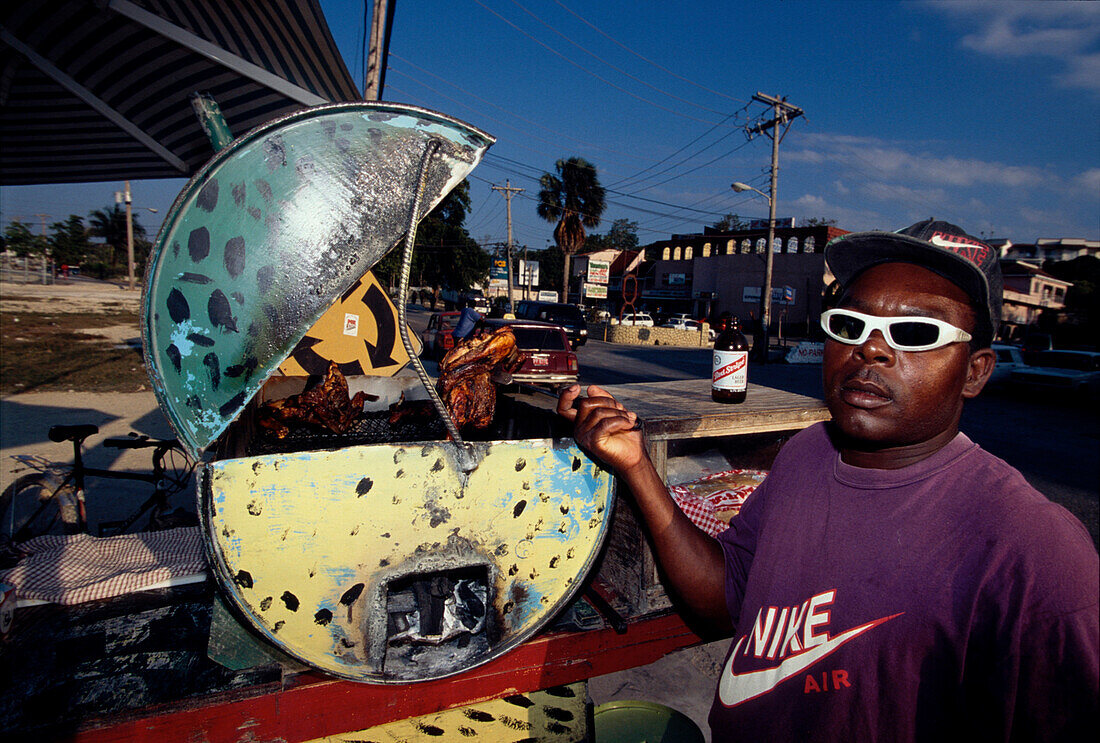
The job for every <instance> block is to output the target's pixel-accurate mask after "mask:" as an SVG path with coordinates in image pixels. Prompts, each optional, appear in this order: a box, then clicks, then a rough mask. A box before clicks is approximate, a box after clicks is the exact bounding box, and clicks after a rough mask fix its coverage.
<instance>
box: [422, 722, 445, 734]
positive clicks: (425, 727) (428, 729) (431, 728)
mask: <svg viewBox="0 0 1100 743" xmlns="http://www.w3.org/2000/svg"><path fill="white" fill-rule="evenodd" d="M416 729H417V730H419V731H420V732H422V733H424V735H431V736H433V737H438V736H440V735H443V728H437V727H436V726H435V725H429V724H428V723H426V722H418V723H416Z"/></svg>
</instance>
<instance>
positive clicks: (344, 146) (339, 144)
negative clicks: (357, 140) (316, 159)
mask: <svg viewBox="0 0 1100 743" xmlns="http://www.w3.org/2000/svg"><path fill="white" fill-rule="evenodd" d="M335 144H336V149H338V150H340V152H347V151H348V148H349V147H351V142H349V141H348V140H346V139H345V138H343V137H340V138H339V139H337V140H336V142H335Z"/></svg>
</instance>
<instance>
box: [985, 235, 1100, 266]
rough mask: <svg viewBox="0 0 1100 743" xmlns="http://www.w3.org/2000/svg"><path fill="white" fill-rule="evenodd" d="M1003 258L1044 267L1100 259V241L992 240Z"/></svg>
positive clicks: (1064, 238)
mask: <svg viewBox="0 0 1100 743" xmlns="http://www.w3.org/2000/svg"><path fill="white" fill-rule="evenodd" d="M989 242H990V244H991V245H993V247H995V248H997V249H998V250H999V251H1000V253H1001V257H1002V258H1011V259H1012V260H1016V261H1028V262H1031V263H1035V264H1037V265H1042V264H1043V261H1048V260H1049V261H1071V260H1073V259H1074V258H1080V257H1081V256H1083V255H1092V256H1096V257H1098V258H1100V240H1085V239H1082V238H1077V237H1059V238H1040V239H1038V240H1036V241H1035V242H1033V243H1014V242H1012V241H1011V240H990V241H989Z"/></svg>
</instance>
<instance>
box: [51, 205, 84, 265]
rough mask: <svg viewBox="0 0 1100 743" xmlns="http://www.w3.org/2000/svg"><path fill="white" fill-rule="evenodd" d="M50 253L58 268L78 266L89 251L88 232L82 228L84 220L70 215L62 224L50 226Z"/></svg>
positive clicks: (56, 223)
mask: <svg viewBox="0 0 1100 743" xmlns="http://www.w3.org/2000/svg"><path fill="white" fill-rule="evenodd" d="M50 231H51V233H52V234H51V235H50V240H49V242H50V253H51V255H52V256H53V260H54V263H56V264H57V265H58V266H61V265H66V264H67V265H70V266H75V265H79V264H80V263H81V262H83V261H84V258H85V256H86V255H87V254H88V252H89V251H90V250H91V247H92V246H91V243H89V242H88V231H87V230H86V229H85V228H84V219H83V217H79V216H77V215H76V214H70V215H69V218H68V219H67V220H65V221H64V222H54V223H53V224H52V225H50Z"/></svg>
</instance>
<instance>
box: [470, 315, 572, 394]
mask: <svg viewBox="0 0 1100 743" xmlns="http://www.w3.org/2000/svg"><path fill="white" fill-rule="evenodd" d="M485 325H486V326H487V327H488V328H490V329H495V328H499V327H500V326H501V325H508V326H509V327H511V328H512V332H513V333H515V334H516V346H517V347H518V348H519V350H520V351H523V353H524V354H525V355H526V356H527V359H526V360H525V361H524V362H523V366H521V367H520V368H519V369H518V370H517V371H515V372H513V373H512V381H514V382H521V383H524V384H538V385H549V386H552V387H560V386H563V385H569V384H573V383H574V382H576V381H577V371H578V368H579V367H578V364H577V354H575V353H573V348H572V346H571V345H570V342H569V336H568V334H567V333H566V332H565V328H563V327H562V326H561V325H554V324H553V323H546V322H538V321H535V320H486V321H485Z"/></svg>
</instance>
